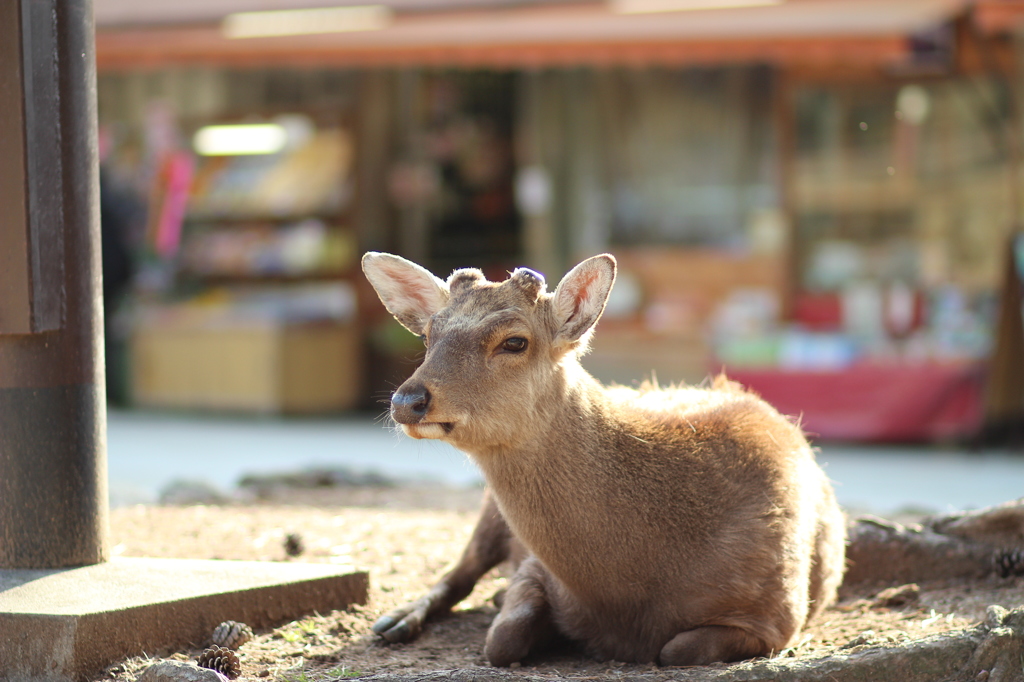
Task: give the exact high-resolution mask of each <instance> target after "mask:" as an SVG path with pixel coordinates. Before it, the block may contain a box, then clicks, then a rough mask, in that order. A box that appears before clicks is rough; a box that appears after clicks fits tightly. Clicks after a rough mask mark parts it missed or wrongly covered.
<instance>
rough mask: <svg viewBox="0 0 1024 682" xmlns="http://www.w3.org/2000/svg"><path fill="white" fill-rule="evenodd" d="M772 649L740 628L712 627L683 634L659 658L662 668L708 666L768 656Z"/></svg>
mask: <svg viewBox="0 0 1024 682" xmlns="http://www.w3.org/2000/svg"><path fill="white" fill-rule="evenodd" d="M770 653H771V647H769V646H768V645H766V644H765V643H764V642H763V641H761V639H760V638H758V637H755V636H754V635H752V634H750V633H749V632H747V631H745V630H741V629H740V628H735V627H729V626H725V625H708V626H705V627H701V628H694V629H693V630H686V631H685V632H680V633H679V634H678V635H676V636H675V637H673V638H672V639H670V640H669V642H668V644H666V645H665V646H664V647H662V649H661V654H660V655H659V656H658V664H659V665H708V664H710V663H715V662H716V661H724V662H726V663H728V662H731V661H742V660H745V659H748V658H754V657H755V656H767V655H768V654H770Z"/></svg>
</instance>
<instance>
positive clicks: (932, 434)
mask: <svg viewBox="0 0 1024 682" xmlns="http://www.w3.org/2000/svg"><path fill="white" fill-rule="evenodd" d="M725 371H726V374H727V375H728V376H729V378H730V379H733V380H734V381H738V382H739V383H741V384H743V385H744V386H746V387H748V388H750V389H752V390H754V391H756V392H757V393H759V394H760V395H761V397H763V398H764V399H765V400H767V401H768V402H769V403H771V404H772V405H774V406H775V408H776V409H778V410H779V411H780V412H782V413H783V414H787V415H792V416H795V417H799V419H800V423H801V424H802V425H803V427H804V430H805V431H806V432H807V433H808V434H809V435H811V436H812V437H814V438H816V439H821V440H842V441H859V442H912V441H934V440H942V439H949V438H957V437H963V436H969V435H971V434H973V433H975V432H976V431H977V429H978V428H979V426H980V424H981V410H982V398H981V396H982V377H983V373H982V368H981V366H980V365H979V364H976V363H972V364H939V363H934V364H932V363H929V364H913V365H878V364H862V365H856V366H853V367H850V368H848V369H843V370H836V371H791V370H746V369H742V370H741V369H736V370H731V369H728V368H725Z"/></svg>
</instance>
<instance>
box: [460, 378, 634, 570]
mask: <svg viewBox="0 0 1024 682" xmlns="http://www.w3.org/2000/svg"><path fill="white" fill-rule="evenodd" d="M568 370H569V373H568V374H567V375H566V376H564V377H563V378H564V383H563V384H562V385H561V386H560V387H558V389H557V390H558V393H559V395H557V396H551V398H552V399H557V400H558V403H557V404H558V408H557V409H556V410H551V411H549V413H548V414H547V415H546V417H545V419H546V420H547V423H546V424H545V425H544V428H541V429H537V432H536V433H535V434H533V435H532V436H531V437H530V438H529V439H527V440H525V441H523V442H522V443H520V444H518V445H517V446H515V447H513V448H508V449H505V450H504V451H501V452H492V453H488V454H487V455H486V456H483V457H477V460H478V462H479V464H480V467H481V469H482V470H483V472H484V475H485V477H486V478H487V482H488V484H489V485H490V487H491V489H492V491H493V492H494V495H495V498H496V499H497V501H498V504H499V506H500V507H501V510H502V513H503V515H504V516H505V518H506V520H507V521H508V523H509V525H510V527H511V528H512V530H513V532H514V533H515V534H516V536H517V537H519V538H520V539H521V540H522V541H524V542H525V544H526V545H527V546H528V547H529V548H530V549H531V550H532V551H533V552H534V553H535V554H537V556H538V557H539V558H540V559H541V560H542V561H543V562H544V563H545V565H547V566H548V568H549V569H551V570H552V572H553V573H554V574H555V575H556V576H559V577H560V578H561V579H563V580H564V581H565V582H572V581H573V580H579V581H581V582H583V583H586V582H588V581H590V580H593V579H596V578H598V576H597V575H595V574H594V571H595V570H601V568H602V567H601V566H600V563H601V562H600V561H598V560H597V557H600V556H602V555H604V556H607V555H608V549H609V548H606V547H601V546H599V545H598V544H597V543H600V542H601V541H603V540H604V539H607V538H608V537H615V536H616V535H617V534H616V533H611V534H609V533H607V532H601V533H595V532H594V529H595V527H603V528H604V529H605V530H606V529H607V528H609V527H614V526H616V525H618V524H620V523H622V518H621V517H622V514H621V511H622V510H621V509H617V508H616V505H615V503H614V500H616V499H620V498H621V493H622V489H621V488H622V479H621V476H618V475H616V466H615V460H616V459H618V458H617V456H615V454H614V453H613V452H612V451H611V449H610V446H611V444H612V443H613V442H614V441H615V440H616V438H615V433H616V432H617V431H620V430H621V429H622V428H623V425H622V424H618V423H616V422H615V420H614V418H613V417H612V416H611V415H610V413H609V410H608V409H607V408H606V407H605V402H604V389H603V387H602V386H601V385H600V384H599V383H598V382H597V381H596V380H595V379H594V378H593V377H591V376H590V375H589V374H587V373H586V372H585V371H584V370H583V369H582V368H580V367H579V366H578V365H576V366H575V367H572V366H570V367H569V368H568ZM577 370H578V371H577ZM548 418H549V420H548ZM595 524H599V525H595ZM609 524H611V526H609ZM604 568H605V569H607V568H610V566H605V567H604Z"/></svg>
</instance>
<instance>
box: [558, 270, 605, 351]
mask: <svg viewBox="0 0 1024 682" xmlns="http://www.w3.org/2000/svg"><path fill="white" fill-rule="evenodd" d="M614 283H615V258H613V257H612V256H611V254H607V253H604V254H601V255H600V256H594V257H593V258H588V259H587V260H585V261H583V262H582V263H580V264H579V265H577V266H576V267H574V268H573V269H572V270H570V271H569V273H568V274H567V275H566V276H565V277H563V278H562V281H561V282H559V283H558V288H556V289H555V293H554V296H553V300H552V303H553V304H554V311H555V321H556V323H557V324H558V330H557V332H556V333H555V346H556V347H557V346H563V345H568V346H574V345H577V344H580V345H583V344H585V343H586V339H587V335H588V333H589V332H590V330H591V329H593V328H594V325H595V324H597V321H598V320H599V319H601V313H603V312H604V306H605V303H607V302H608V294H609V293H611V290H612V284H614Z"/></svg>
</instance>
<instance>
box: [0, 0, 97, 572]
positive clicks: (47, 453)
mask: <svg viewBox="0 0 1024 682" xmlns="http://www.w3.org/2000/svg"><path fill="white" fill-rule="evenodd" d="M96 144H97V141H96V71H95V52H94V29H93V20H92V2H91V0H11V1H10V2H7V1H4V2H0V206H3V210H2V211H0V568H58V567H64V566H76V565H84V564H94V563H99V562H101V561H104V560H106V558H107V540H106V533H107V504H108V502H107V471H106V411H105V410H106V408H105V393H104V386H103V360H102V358H103V354H102V352H101V351H102V347H103V323H102V322H103V309H102V303H101V298H100V296H101V286H100V276H101V274H100V231H99V185H98V161H97V149H96Z"/></svg>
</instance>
